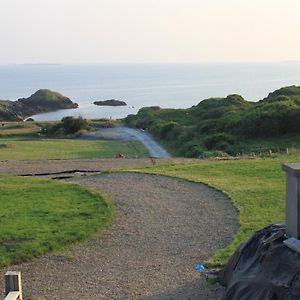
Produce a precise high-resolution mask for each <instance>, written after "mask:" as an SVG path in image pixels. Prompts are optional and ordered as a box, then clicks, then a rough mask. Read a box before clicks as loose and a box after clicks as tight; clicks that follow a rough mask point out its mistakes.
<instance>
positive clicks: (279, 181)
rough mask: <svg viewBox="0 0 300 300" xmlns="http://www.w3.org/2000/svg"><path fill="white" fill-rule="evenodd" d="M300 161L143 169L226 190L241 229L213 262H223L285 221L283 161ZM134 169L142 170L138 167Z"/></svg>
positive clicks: (288, 158)
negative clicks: (268, 228)
mask: <svg viewBox="0 0 300 300" xmlns="http://www.w3.org/2000/svg"><path fill="white" fill-rule="evenodd" d="M297 161H300V154H293V155H279V156H277V157H274V158H267V159H258V160H238V161H199V162H196V163H191V164H169V165H163V166H157V167H148V168H145V169H143V170H142V172H147V173H155V174H161V175H167V176H173V177H179V178H184V179H187V180H190V181H193V182H201V183H205V184H207V185H209V186H211V187H213V188H215V189H218V190H220V191H222V192H223V193H225V194H226V195H227V196H228V197H229V199H230V200H231V201H232V203H233V204H234V206H235V207H236V208H237V210H238V211H239V223H240V229H239V231H238V233H237V235H236V236H235V237H234V240H233V241H232V243H231V244H230V245H229V246H228V247H226V248H225V249H221V250H220V251H219V252H218V253H217V254H216V255H215V256H214V257H213V258H212V259H211V260H210V261H209V262H208V264H210V265H223V264H225V263H226V261H227V260H228V258H229V257H230V256H231V255H232V254H233V252H234V251H235V250H236V248H237V247H238V246H239V245H240V244H241V243H242V242H243V241H245V240H246V239H248V238H249V237H250V236H251V235H252V234H253V233H254V232H255V231H256V230H259V229H261V228H263V227H264V226H266V225H268V224H271V223H284V221H285V174H284V172H283V171H282V170H281V163H285V162H297ZM133 171H139V172H140V171H141V169H135V170H133Z"/></svg>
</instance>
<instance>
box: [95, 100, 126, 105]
mask: <svg viewBox="0 0 300 300" xmlns="http://www.w3.org/2000/svg"><path fill="white" fill-rule="evenodd" d="M94 104H95V105H100V106H126V105H127V103H126V102H124V101H121V100H115V99H111V100H104V101H95V102H94Z"/></svg>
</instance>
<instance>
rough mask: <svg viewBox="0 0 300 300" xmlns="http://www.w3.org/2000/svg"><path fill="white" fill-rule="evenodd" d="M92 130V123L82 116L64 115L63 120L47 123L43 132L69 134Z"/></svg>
mask: <svg viewBox="0 0 300 300" xmlns="http://www.w3.org/2000/svg"><path fill="white" fill-rule="evenodd" d="M87 130H91V127H90V124H89V122H88V121H87V120H86V119H83V118H82V117H78V118H74V117H64V118H62V120H61V122H58V123H55V124H51V123H47V124H46V126H44V127H43V128H42V133H44V134H46V135H50V136H51V135H52V136H68V135H74V134H78V133H81V132H83V131H87Z"/></svg>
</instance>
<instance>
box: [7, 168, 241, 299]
mask: <svg viewBox="0 0 300 300" xmlns="http://www.w3.org/2000/svg"><path fill="white" fill-rule="evenodd" d="M72 181H76V182H79V183H80V184H84V185H86V186H89V187H92V188H95V189H101V190H103V191H105V192H106V193H107V194H108V195H110V196H111V198H112V199H113V202H114V204H115V206H116V208H117V209H116V211H117V215H116V217H115V218H114V220H113V221H112V225H111V227H110V228H109V229H108V230H106V232H105V233H104V234H103V235H102V237H101V236H98V235H96V236H94V237H92V238H90V239H88V240H86V241H84V242H82V243H80V244H77V245H73V246H72V247H71V248H70V249H68V250H65V251H61V252H60V253H54V254H49V255H45V256H43V257H41V258H38V259H35V260H34V261H32V262H30V263H23V264H21V265H17V266H13V267H12V268H10V269H13V270H20V271H22V274H23V287H24V292H25V295H26V299H36V300H37V299H39V300H41V299H65V300H67V299H210V300H211V299H221V296H222V291H223V290H222V288H221V287H219V286H210V285H208V284H207V282H206V280H205V278H204V274H203V273H201V272H199V271H195V270H194V266H195V265H196V264H199V263H200V264H201V263H203V262H204V260H206V259H207V258H209V257H211V256H212V255H213V254H214V253H215V252H216V251H217V250H218V249H220V248H222V247H224V246H225V245H227V244H228V243H229V242H230V241H231V239H232V237H233V235H234V234H235V233H236V231H237V229H238V224H237V212H236V210H235V209H234V208H233V207H232V205H231V204H230V202H229V201H228V200H227V199H226V197H224V195H222V194H221V193H219V192H217V191H215V190H212V189H210V188H208V187H207V186H205V185H200V184H194V183H190V182H187V181H184V180H178V179H174V178H169V177H162V176H155V175H146V174H130V173H114V174H107V175H101V176H91V177H81V178H74V179H72ZM1 288H3V287H2V286H1Z"/></svg>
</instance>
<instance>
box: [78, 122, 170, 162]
mask: <svg viewBox="0 0 300 300" xmlns="http://www.w3.org/2000/svg"><path fill="white" fill-rule="evenodd" d="M80 138H81V139H85V140H98V139H99V140H125V141H139V142H141V143H142V144H143V145H144V146H145V148H146V149H147V150H148V151H149V156H151V157H156V158H170V157H171V155H170V154H169V153H168V152H167V151H166V150H165V149H164V148H163V147H162V146H161V145H160V144H158V143H157V142H156V141H155V140H154V139H153V137H152V136H151V134H149V133H147V132H145V131H142V130H139V129H133V128H128V127H115V128H102V129H99V130H97V131H94V132H90V133H86V134H84V135H82V136H81V137H80Z"/></svg>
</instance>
